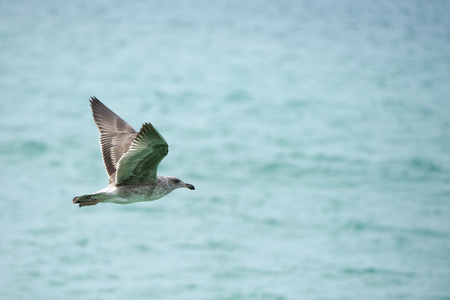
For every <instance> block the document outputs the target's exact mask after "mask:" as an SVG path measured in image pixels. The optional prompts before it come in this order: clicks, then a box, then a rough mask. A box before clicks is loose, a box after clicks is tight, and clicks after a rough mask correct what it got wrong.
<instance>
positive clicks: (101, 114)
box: [90, 97, 137, 178]
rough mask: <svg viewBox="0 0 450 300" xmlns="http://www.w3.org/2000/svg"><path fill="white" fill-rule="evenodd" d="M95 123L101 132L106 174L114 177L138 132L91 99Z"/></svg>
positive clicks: (100, 103) (97, 101)
mask: <svg viewBox="0 0 450 300" xmlns="http://www.w3.org/2000/svg"><path fill="white" fill-rule="evenodd" d="M90 102H91V108H92V115H93V116H94V121H95V123H96V124H97V127H98V130H99V131H100V146H101V148H102V155H103V162H104V164H105V167H106V172H107V173H108V175H109V176H110V178H111V177H112V176H114V173H116V170H117V168H118V166H117V164H118V162H119V160H120V158H121V157H122V156H123V155H124V154H125V153H126V152H128V150H129V149H130V147H131V144H132V143H133V140H134V139H135V138H136V136H137V132H136V131H135V130H134V129H133V127H131V126H130V125H129V124H128V123H127V122H125V121H124V120H122V119H121V118H120V117H119V116H118V115H116V114H115V113H114V112H113V111H111V110H110V109H109V108H108V107H106V105H104V104H103V103H102V102H100V100H98V99H97V98H95V97H91V101H90Z"/></svg>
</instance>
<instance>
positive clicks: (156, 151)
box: [116, 123, 169, 185]
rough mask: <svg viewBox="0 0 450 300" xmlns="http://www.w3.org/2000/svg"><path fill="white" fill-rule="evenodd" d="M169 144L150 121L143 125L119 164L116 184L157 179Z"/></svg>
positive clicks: (146, 181)
mask: <svg viewBox="0 0 450 300" xmlns="http://www.w3.org/2000/svg"><path fill="white" fill-rule="evenodd" d="M168 151H169V146H168V145H167V143H166V141H165V140H164V138H163V137H162V136H161V134H159V132H158V131H157V130H156V129H155V127H153V125H152V124H150V123H145V124H144V125H142V128H141V130H140V131H139V133H138V134H137V136H136V138H135V139H134V141H133V143H132V144H131V148H130V150H129V151H128V152H126V153H125V154H124V155H123V156H122V158H121V159H120V160H119V162H118V164H117V174H116V184H117V185H121V184H122V185H126V184H143V183H149V182H153V181H155V180H156V179H157V175H156V171H157V168H158V165H159V163H160V162H161V160H162V159H163V158H164V157H165V156H166V155H167V153H168Z"/></svg>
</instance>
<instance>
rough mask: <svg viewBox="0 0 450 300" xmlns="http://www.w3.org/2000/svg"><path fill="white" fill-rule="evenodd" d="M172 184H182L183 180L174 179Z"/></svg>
mask: <svg viewBox="0 0 450 300" xmlns="http://www.w3.org/2000/svg"><path fill="white" fill-rule="evenodd" d="M172 182H173V183H180V182H181V180H180V179H178V178H175V179H172Z"/></svg>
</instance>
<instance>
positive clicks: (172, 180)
mask: <svg viewBox="0 0 450 300" xmlns="http://www.w3.org/2000/svg"><path fill="white" fill-rule="evenodd" d="M167 178H168V181H169V185H170V186H171V187H173V188H174V189H178V188H187V189H190V190H195V187H194V186H193V185H192V184H189V183H185V182H183V180H181V179H179V178H176V177H167Z"/></svg>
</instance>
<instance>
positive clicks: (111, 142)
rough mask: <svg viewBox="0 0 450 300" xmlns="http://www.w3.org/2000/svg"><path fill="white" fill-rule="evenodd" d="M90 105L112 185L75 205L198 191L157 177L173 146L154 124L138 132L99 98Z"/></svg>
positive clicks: (180, 183) (159, 196)
mask: <svg viewBox="0 0 450 300" xmlns="http://www.w3.org/2000/svg"><path fill="white" fill-rule="evenodd" d="M90 103H91V108H92V115H93V116H94V121H95V124H97V127H98V130H99V131H100V146H101V149H102V156H103V162H104V164H105V168H106V172H107V173H108V176H109V184H108V186H107V187H106V188H104V189H102V190H100V191H98V192H96V193H93V194H88V195H83V196H78V197H75V198H73V203H74V204H78V205H79V206H80V207H82V206H89V205H96V204H97V203H100V202H102V203H118V204H128V203H134V202H141V201H152V200H156V199H159V198H162V197H164V196H166V195H167V194H169V193H170V192H172V191H173V190H175V189H178V188H188V189H190V190H195V187H194V186H193V185H192V184H189V183H185V182H183V181H182V180H180V179H178V178H176V177H171V176H160V175H157V169H158V165H159V163H160V162H161V160H162V159H163V158H164V157H165V156H166V155H167V153H168V152H169V146H168V145H167V143H166V141H165V140H164V138H163V137H162V136H161V134H160V133H159V132H158V131H157V130H156V129H155V127H153V125H152V124H151V123H149V122H147V123H144V124H143V125H142V127H141V130H140V131H139V132H136V131H135V130H134V129H133V127H131V126H130V125H129V124H128V123H127V122H125V121H124V120H122V118H120V117H119V116H118V115H116V114H115V113H114V112H113V111H112V110H110V109H109V108H108V107H106V105H104V104H103V103H102V102H100V100H98V99H97V98H96V97H91V99H90Z"/></svg>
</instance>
